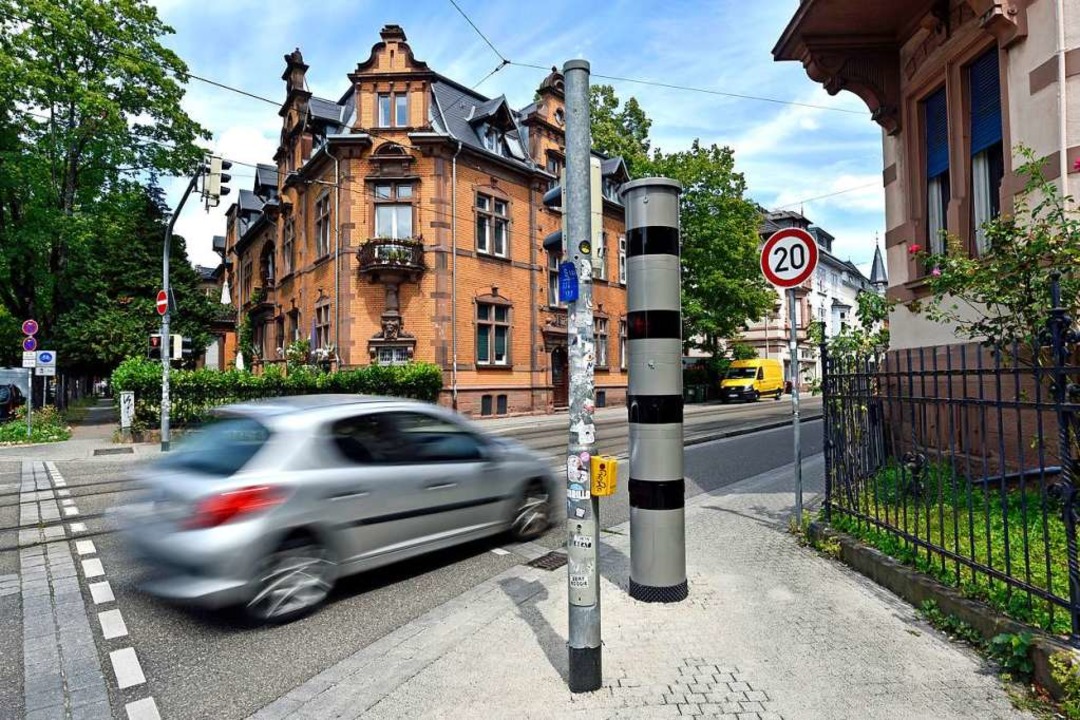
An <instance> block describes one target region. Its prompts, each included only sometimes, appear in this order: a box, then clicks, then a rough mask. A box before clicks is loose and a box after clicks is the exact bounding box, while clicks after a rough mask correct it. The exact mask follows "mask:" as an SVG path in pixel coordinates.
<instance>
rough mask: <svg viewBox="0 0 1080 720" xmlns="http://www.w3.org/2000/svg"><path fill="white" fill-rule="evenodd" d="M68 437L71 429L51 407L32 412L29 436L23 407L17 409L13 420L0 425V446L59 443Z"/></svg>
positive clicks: (61, 415)
mask: <svg viewBox="0 0 1080 720" xmlns="http://www.w3.org/2000/svg"><path fill="white" fill-rule="evenodd" d="M70 437H71V428H70V427H68V424H67V421H66V420H65V419H64V416H63V414H61V413H60V412H59V411H58V410H57V409H56V408H55V407H53V406H52V405H46V406H45V407H43V408H39V409H37V410H35V411H34V413H33V415H32V416H31V420H30V435H29V436H27V434H26V408H25V407H20V408H18V409H17V410H16V411H15V417H14V418H13V419H11V420H9V421H8V422H5V423H3V424H0V445H27V444H32V443H50V442H60V441H62V440H67V439H68V438H70Z"/></svg>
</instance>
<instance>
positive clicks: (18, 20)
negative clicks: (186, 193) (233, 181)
mask: <svg viewBox="0 0 1080 720" xmlns="http://www.w3.org/2000/svg"><path fill="white" fill-rule="evenodd" d="M171 32H172V29H171V28H169V27H168V26H166V25H165V24H164V23H162V22H161V20H160V19H159V18H158V16H157V11H156V10H155V9H154V8H153V7H152V6H150V5H148V4H147V3H146V2H144V0H0V305H2V306H3V307H4V308H5V309H6V311H7V314H8V315H10V316H12V317H14V318H25V317H29V316H31V315H33V316H35V317H36V318H37V319H38V320H39V321H40V322H41V325H42V339H43V340H45V341H50V340H51V339H52V337H53V336H54V334H55V335H56V336H57V337H59V336H60V335H62V334H64V332H68V334H69V335H70V331H66V330H65V329H62V328H60V327H58V322H59V321H60V318H62V317H69V318H70V317H72V313H75V314H76V315H77V314H78V313H80V312H81V313H85V312H88V309H85V308H80V307H79V303H80V302H83V301H84V300H85V296H86V292H87V291H88V288H91V287H92V286H94V285H95V283H98V279H96V278H94V277H93V276H91V275H88V271H89V270H90V269H91V268H98V269H100V268H101V267H103V266H102V264H101V263H100V262H95V257H94V253H95V252H97V251H98V250H99V249H100V248H98V247H97V244H96V243H97V241H98V240H99V239H101V237H102V236H104V235H109V233H111V232H119V231H120V230H121V229H122V225H123V222H122V219H121V218H119V216H118V215H117V214H116V212H115V210H116V208H117V207H118V205H123V203H124V196H126V194H127V193H128V192H129V189H128V184H127V183H126V182H124V180H123V178H124V177H126V176H128V175H129V174H130V173H139V174H142V175H143V176H144V177H147V178H149V180H150V182H151V183H153V182H154V180H155V179H156V178H157V176H159V175H161V174H182V173H186V172H188V171H190V170H191V169H192V168H193V167H194V165H195V163H196V162H197V160H198V158H199V156H200V155H201V151H200V150H199V148H198V147H196V145H195V141H196V140H198V139H201V138H207V137H209V135H208V134H207V133H206V132H205V131H204V130H203V129H202V128H201V127H200V126H199V125H198V124H197V123H195V122H194V121H193V120H192V119H191V118H189V117H188V116H187V115H186V114H185V113H184V112H183V111H182V110H181V108H180V100H181V98H182V97H183V93H184V90H183V86H182V84H181V83H180V82H178V80H177V78H182V77H184V76H185V73H186V72H187V68H186V66H185V65H184V63H183V62H182V61H181V60H180V58H179V57H177V56H176V54H175V53H173V52H172V51H170V50H168V49H167V48H165V47H164V46H163V45H161V43H160V42H159V38H160V37H161V36H163V35H166V34H169V33H171ZM112 237H113V239H116V240H119V237H120V236H118V235H116V236H112ZM100 284H101V285H102V286H107V285H108V284H109V283H108V282H107V281H105V280H101V281H100Z"/></svg>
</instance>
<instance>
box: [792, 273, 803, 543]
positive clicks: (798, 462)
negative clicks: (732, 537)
mask: <svg viewBox="0 0 1080 720" xmlns="http://www.w3.org/2000/svg"><path fill="white" fill-rule="evenodd" d="M797 302H798V298H797V297H795V288H791V289H790V290H788V306H789V309H788V312H789V315H790V317H791V338H790V340H789V342H790V345H789V347H790V349H791V429H792V432H793V433H794V434H795V518H796V522H797V523H798V526H797V527H800V528H801V527H802V521H803V509H802V501H803V497H802V495H803V493H802V438H801V436H800V434H799V429H800V428H799V326H798V324H797V321H798V313H796V305H795V304H796V303H797Z"/></svg>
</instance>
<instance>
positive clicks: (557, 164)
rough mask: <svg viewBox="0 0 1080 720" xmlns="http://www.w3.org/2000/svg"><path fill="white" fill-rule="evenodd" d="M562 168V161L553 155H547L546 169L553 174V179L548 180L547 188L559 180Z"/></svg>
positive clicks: (553, 185) (556, 183)
mask: <svg viewBox="0 0 1080 720" xmlns="http://www.w3.org/2000/svg"><path fill="white" fill-rule="evenodd" d="M562 170H563V161H562V160H561V159H559V158H557V157H555V156H554V155H548V159H547V171H548V172H549V173H551V174H552V175H554V176H555V178H554V179H553V180H550V181H548V190H550V189H551V188H553V187H555V186H556V185H558V184H559V183H560V182H561V176H562Z"/></svg>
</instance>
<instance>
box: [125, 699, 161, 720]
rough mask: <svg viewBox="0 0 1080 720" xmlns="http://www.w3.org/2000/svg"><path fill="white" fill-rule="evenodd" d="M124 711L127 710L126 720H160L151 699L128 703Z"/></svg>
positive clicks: (155, 705)
mask: <svg viewBox="0 0 1080 720" xmlns="http://www.w3.org/2000/svg"><path fill="white" fill-rule="evenodd" d="M124 709H125V710H127V716H128V720H161V715H159V714H158V709H157V704H156V703H155V702H154V698H152V697H148V698H143V699H142V700H136V701H135V702H129V703H128V704H127V705H125V706H124Z"/></svg>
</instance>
